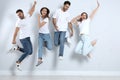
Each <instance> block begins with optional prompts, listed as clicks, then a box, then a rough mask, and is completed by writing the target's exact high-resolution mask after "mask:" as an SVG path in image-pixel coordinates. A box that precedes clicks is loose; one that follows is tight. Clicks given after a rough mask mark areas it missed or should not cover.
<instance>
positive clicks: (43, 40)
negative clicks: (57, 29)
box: [38, 33, 52, 59]
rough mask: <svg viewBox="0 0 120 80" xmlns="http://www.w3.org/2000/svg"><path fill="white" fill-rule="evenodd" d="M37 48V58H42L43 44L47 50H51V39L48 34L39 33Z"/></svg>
mask: <svg viewBox="0 0 120 80" xmlns="http://www.w3.org/2000/svg"><path fill="white" fill-rule="evenodd" d="M38 41H39V50H38V58H39V59H42V55H43V47H44V46H45V47H46V48H47V49H48V50H52V41H51V37H50V34H42V33H39V39H38Z"/></svg>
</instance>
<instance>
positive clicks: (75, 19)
mask: <svg viewBox="0 0 120 80" xmlns="http://www.w3.org/2000/svg"><path fill="white" fill-rule="evenodd" d="M80 17H81V15H78V16H76V17H74V18H73V19H72V20H71V23H72V24H76V25H78V23H77V20H78V19H80Z"/></svg>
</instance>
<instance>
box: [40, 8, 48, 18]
mask: <svg viewBox="0 0 120 80" xmlns="http://www.w3.org/2000/svg"><path fill="white" fill-rule="evenodd" d="M41 15H42V16H44V17H45V16H46V15H47V9H43V10H42V11H41Z"/></svg>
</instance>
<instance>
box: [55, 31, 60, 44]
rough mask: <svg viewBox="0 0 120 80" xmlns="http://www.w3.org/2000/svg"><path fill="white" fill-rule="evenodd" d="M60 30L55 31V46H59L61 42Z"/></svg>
mask: <svg viewBox="0 0 120 80" xmlns="http://www.w3.org/2000/svg"><path fill="white" fill-rule="evenodd" d="M59 39H60V32H55V33H54V44H55V46H58V45H59V44H60V40H59Z"/></svg>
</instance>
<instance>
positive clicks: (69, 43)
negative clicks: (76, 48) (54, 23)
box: [66, 38, 72, 47]
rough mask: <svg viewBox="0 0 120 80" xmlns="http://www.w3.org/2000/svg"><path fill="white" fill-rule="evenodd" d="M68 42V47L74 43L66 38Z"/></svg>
mask: <svg viewBox="0 0 120 80" xmlns="http://www.w3.org/2000/svg"><path fill="white" fill-rule="evenodd" d="M66 42H67V44H68V46H69V47H70V46H71V43H72V41H71V39H70V38H66Z"/></svg>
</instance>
